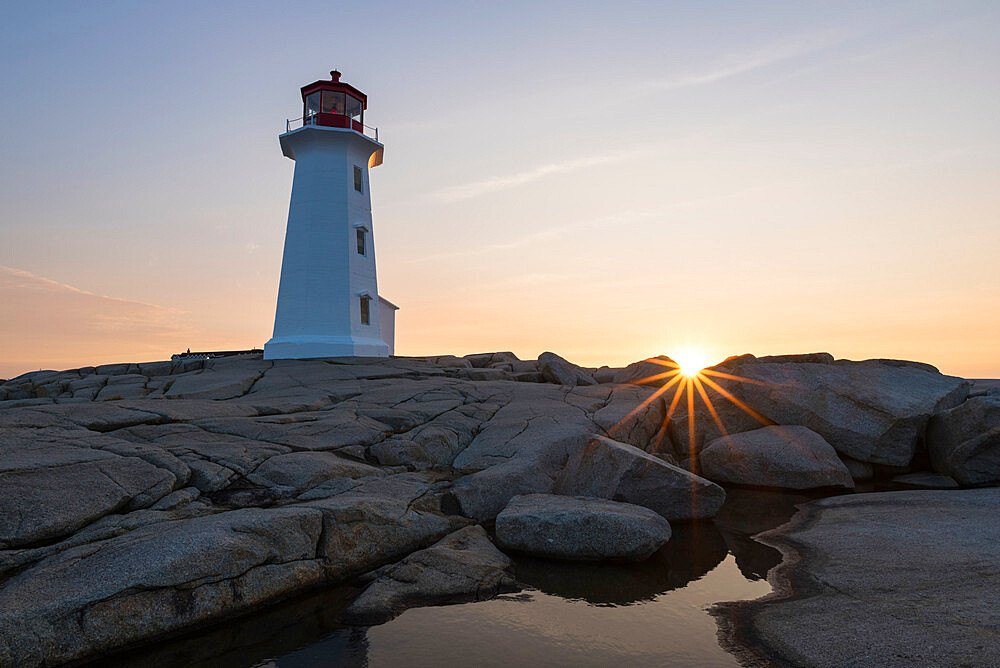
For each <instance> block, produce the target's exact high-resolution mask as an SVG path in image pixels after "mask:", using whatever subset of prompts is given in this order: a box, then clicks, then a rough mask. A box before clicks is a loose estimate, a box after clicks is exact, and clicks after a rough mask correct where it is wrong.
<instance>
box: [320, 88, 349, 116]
mask: <svg viewBox="0 0 1000 668" xmlns="http://www.w3.org/2000/svg"><path fill="white" fill-rule="evenodd" d="M320 110H321V111H322V112H323V113H324V114H337V115H338V116H343V115H344V94H343V93H338V92H336V91H332V90H325V91H323V105H322V107H321V109H320Z"/></svg>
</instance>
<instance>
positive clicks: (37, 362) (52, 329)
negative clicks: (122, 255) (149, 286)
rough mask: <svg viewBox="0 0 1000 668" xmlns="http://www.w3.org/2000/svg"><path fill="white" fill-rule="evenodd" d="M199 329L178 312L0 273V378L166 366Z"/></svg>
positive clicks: (26, 275)
mask: <svg viewBox="0 0 1000 668" xmlns="http://www.w3.org/2000/svg"><path fill="white" fill-rule="evenodd" d="M196 334H197V332H196V330H195V329H194V328H192V327H191V326H190V325H189V323H187V322H186V314H185V313H184V312H183V311H180V310H178V309H174V308H169V307H164V306H157V305H155V304H146V303H143V302H137V301H131V300H128V299H120V298H118V297H107V296H104V295H99V294H95V293H93V292H88V291H86V290H81V289H79V288H76V287H74V286H72V285H67V284H65V283H59V282H58V281H53V280H51V279H48V278H43V277H41V276H35V275H34V274H32V273H30V272H27V271H23V270H20V269H13V268H11V267H3V266H0V376H9V375H14V374H17V373H20V372H22V371H25V370H27V369H38V368H42V367H45V368H68V367H72V366H79V365H81V364H100V363H103V362H111V361H115V362H127V361H130V360H131V361H137V360H147V359H156V358H159V359H164V356H167V355H169V354H170V352H175V351H176V350H181V349H183V347H184V345H190V342H191V341H192V340H193V339H194V338H195V335H196Z"/></svg>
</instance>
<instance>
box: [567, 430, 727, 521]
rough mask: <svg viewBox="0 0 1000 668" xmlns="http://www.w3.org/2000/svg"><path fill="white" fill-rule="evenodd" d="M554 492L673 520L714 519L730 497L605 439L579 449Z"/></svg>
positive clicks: (597, 438)
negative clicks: (608, 501) (638, 508)
mask: <svg viewBox="0 0 1000 668" xmlns="http://www.w3.org/2000/svg"><path fill="white" fill-rule="evenodd" d="M554 489H555V492H556V493H557V494H563V495H567V496H589V497H596V498H601V499H611V500H613V501H622V502H625V503H632V504H635V505H639V506H645V507H646V508H649V509H651V510H654V511H656V512H658V513H659V514H660V515H663V517H665V518H667V519H668V520H692V519H704V518H709V517H712V516H713V515H715V513H716V511H718V510H719V507H720V506H722V502H723V501H725V499H726V493H725V491H723V489H722V488H721V487H719V486H718V485H716V484H715V483H713V482H711V481H709V480H705V479H704V478H701V477H699V476H696V475H694V474H692V473H689V472H687V471H685V470H683V469H681V468H678V467H676V466H673V465H671V464H668V463H667V462H665V461H663V460H662V459H659V458H657V457H654V456H653V455H650V454H648V453H646V452H643V451H642V450H640V449H639V448H636V447H635V446H632V445H628V444H626V443H619V442H617V441H613V440H611V439H610V438H606V437H604V436H593V437H592V438H591V439H590V441H589V442H587V443H586V444H585V445H583V446H582V447H580V448H578V450H577V451H576V453H575V454H573V455H572V456H571V457H570V458H569V461H567V463H566V466H565V467H564V468H563V470H562V472H561V473H560V474H559V477H558V478H557V479H556V483H555V487H554Z"/></svg>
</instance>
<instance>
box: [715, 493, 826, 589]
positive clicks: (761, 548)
mask: <svg viewBox="0 0 1000 668" xmlns="http://www.w3.org/2000/svg"><path fill="white" fill-rule="evenodd" d="M811 498H813V497H811V496H809V495H806V494H800V493H793V492H782V491H778V490H758V489H741V488H732V489H728V490H726V502H725V503H724V504H723V505H722V508H720V509H719V512H718V514H716V516H715V519H714V524H715V526H716V528H717V529H718V531H719V533H720V534H722V537H723V539H724V540H725V542H726V546H727V548H728V550H729V551H730V552H732V553H733V556H734V557H736V565H737V566H738V567H739V569H740V572H741V573H742V574H743V577H745V578H747V579H748V580H763V579H765V578H766V577H767V572H768V571H769V570H771V569H772V568H774V567H775V566H777V565H778V564H779V563H781V553H780V552H778V550H776V549H774V548H773V547H769V546H767V545H764V544H763V543H758V542H757V541H755V540H753V538H751V536H753V535H754V534H757V533H760V532H761V531H767V530H769V529H773V528H775V527H779V526H781V525H782V524H784V523H785V522H787V521H788V520H790V519H792V516H793V515H795V512H796V510H797V509H796V507H795V506H796V504H800V503H806V502H807V501H809V500H810V499H811Z"/></svg>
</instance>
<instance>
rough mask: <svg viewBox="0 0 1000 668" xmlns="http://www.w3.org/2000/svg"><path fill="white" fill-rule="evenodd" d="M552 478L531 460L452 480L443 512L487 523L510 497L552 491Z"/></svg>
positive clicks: (516, 461) (502, 465)
mask: <svg viewBox="0 0 1000 668" xmlns="http://www.w3.org/2000/svg"><path fill="white" fill-rule="evenodd" d="M552 487H553V479H552V475H551V474H549V473H547V472H546V471H545V470H544V469H542V468H540V467H539V466H538V465H537V464H536V463H535V462H534V461H532V460H531V459H527V458H525V459H513V460H511V461H509V462H506V463H503V464H497V465H496V466H491V467H490V468H488V469H485V470H483V471H479V472H477V473H472V474H469V475H466V476H462V477H461V478H458V479H457V480H455V484H454V485H453V486H452V489H451V490H450V491H449V492H448V493H446V494H445V496H444V499H445V505H444V507H445V509H446V510H450V511H452V512H455V513H457V514H460V515H463V516H465V517H471V518H472V519H474V520H476V521H477V522H490V521H492V520H493V519H494V518H495V517H496V516H497V514H498V513H499V512H500V511H501V510H503V509H504V507H505V506H506V505H507V504H508V503H509V502H510V500H511V499H512V498H514V497H515V496H518V495H521V494H548V493H550V492H552Z"/></svg>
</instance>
